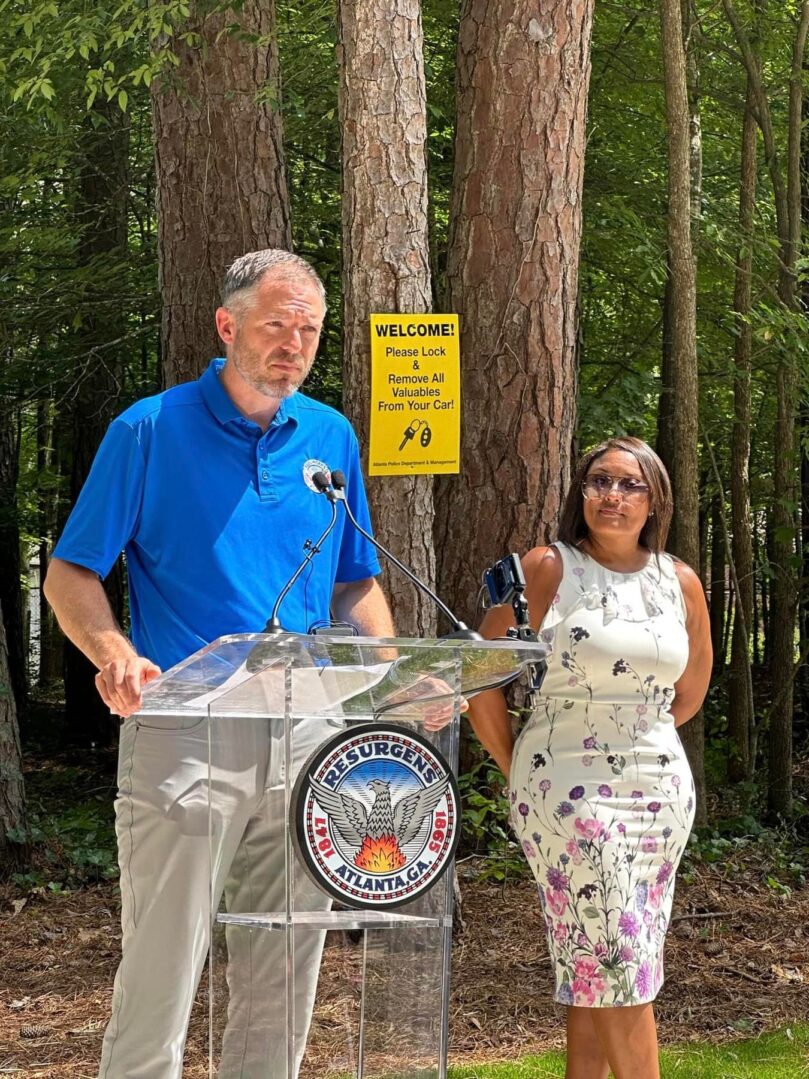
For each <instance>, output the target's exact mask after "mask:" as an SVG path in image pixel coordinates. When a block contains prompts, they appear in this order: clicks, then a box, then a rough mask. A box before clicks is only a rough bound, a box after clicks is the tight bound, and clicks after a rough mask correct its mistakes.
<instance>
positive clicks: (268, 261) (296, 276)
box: [222, 247, 326, 307]
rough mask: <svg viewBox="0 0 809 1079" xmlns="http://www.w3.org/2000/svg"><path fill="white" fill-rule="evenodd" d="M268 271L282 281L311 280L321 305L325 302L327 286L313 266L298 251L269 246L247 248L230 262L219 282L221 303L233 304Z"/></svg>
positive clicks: (224, 305)
mask: <svg viewBox="0 0 809 1079" xmlns="http://www.w3.org/2000/svg"><path fill="white" fill-rule="evenodd" d="M268 273H271V274H274V275H276V276H277V277H278V279H279V280H281V281H290V280H300V279H301V278H303V279H305V280H307V281H310V282H311V283H312V284H313V285H314V286H315V288H316V289H317V291H318V294H319V296H320V298H321V300H322V301H323V306H324V307H325V306H326V289H325V288H324V287H323V282H322V281H321V280H320V277H319V276H318V274H317V271H316V270H315V269H314V267H312V266H310V265H309V263H308V262H307V261H306V260H305V259H302V258H301V257H300V255H294V254H293V253H292V252H291V251H284V250H283V248H280V247H269V248H267V250H266V251H249V252H248V253H247V254H246V255H240V256H239V258H237V259H236V260H235V261H234V262H232V263H231V264H230V266H229V267H228V271H227V273H226V274H225V280H224V282H223V284H222V306H223V307H228V306H232V304H233V300H234V298H236V299H237V300H241V299H243V298H244V299H246V296H245V297H242V295H240V294H241V293H247V292H249V291H250V290H251V289H253V288H255V286H256V285H257V284H258V283H259V282H260V281H261V279H262V278H263V277H264V275H265V274H268Z"/></svg>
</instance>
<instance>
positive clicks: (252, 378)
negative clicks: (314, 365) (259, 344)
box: [230, 349, 311, 400]
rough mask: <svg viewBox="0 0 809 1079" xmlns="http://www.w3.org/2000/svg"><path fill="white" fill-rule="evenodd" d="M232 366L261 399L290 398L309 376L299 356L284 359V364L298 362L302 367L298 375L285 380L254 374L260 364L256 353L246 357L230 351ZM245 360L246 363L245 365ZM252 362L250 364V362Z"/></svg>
mask: <svg viewBox="0 0 809 1079" xmlns="http://www.w3.org/2000/svg"><path fill="white" fill-rule="evenodd" d="M230 358H231V359H232V361H233V366H234V367H235V368H236V370H237V371H238V372H239V374H240V375H241V377H242V378H243V379H244V381H245V382H246V383H247V385H248V386H250V387H251V388H252V389H254V390H255V391H256V393H260V394H261V395H262V397H272V398H275V399H276V400H283V399H284V398H285V397H292V395H293V394H294V393H296V392H297V391H298V390H299V389H300V387H301V386H302V385H303V382H304V380H305V379H306V376H307V375H308V374H309V368H310V367H311V364H309V366H308V367H307V365H306V361H305V360H303V358H302V357H299V356H290V357H287V358H286V362H300V363H302V367H301V370H300V373H299V374H297V375H293V374H292V373H290V374H289V375H288V376H287V377H286V378H269V377H267V376H264V375H261V374H256V368H258V367H259V366H260V364H261V362H262V361H261V359H260V357H259V356H258V355H257V354H256V353H252V354H250V353H248V355H247V356H245V355H244V353H240V352H237V351H236V350H235V349H234V350H231V357H230ZM245 360H247V363H246V364H245V362H244V361H245ZM251 361H252V362H251Z"/></svg>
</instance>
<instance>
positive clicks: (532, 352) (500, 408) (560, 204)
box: [435, 0, 593, 623]
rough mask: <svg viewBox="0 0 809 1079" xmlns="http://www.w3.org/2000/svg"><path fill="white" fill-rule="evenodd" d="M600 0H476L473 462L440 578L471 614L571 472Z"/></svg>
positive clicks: (471, 37) (440, 501) (451, 489)
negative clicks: (593, 46) (588, 130)
mask: <svg viewBox="0 0 809 1079" xmlns="http://www.w3.org/2000/svg"><path fill="white" fill-rule="evenodd" d="M592 6H593V5H592V0H563V2H560V3H558V4H555V5H552V6H547V5H545V6H541V5H537V4H536V3H535V2H534V0H492V2H486V0H465V2H464V4H463V7H462V12H461V25H460V32H459V39H458V61H457V72H458V80H457V81H458V95H457V101H458V104H457V128H456V138H455V173H454V179H453V191H452V204H451V213H450V232H449V253H448V263H447V281H448V303H447V306H448V308H449V309H450V310H452V311H457V312H458V313H459V315H460V320H461V347H462V355H463V376H462V386H463V394H464V401H463V435H462V471H461V475H460V476H458V477H442V478H441V479H440V480H439V481H438V483H437V489H436V517H437V520H436V530H435V545H436V549H437V551H438V552H439V559H440V568H439V580H440V582H441V586H442V589H443V592H444V594H445V595H446V596H447V597H448V598H449V599H450V600H451V603H452V604H454V606H455V609H456V611H457V612H458V614H459V617H461V618H463V619H464V620H465V621H468V622H470V623H471V622H473V621H474V620H475V615H476V610H475V608H476V599H477V595H478V590H479V587H480V576H481V572H482V570H483V569H484V567H485V566H486V565H488V564H489V563H491V562H492V561H494V560H495V559H497V558H500V557H501V556H502V555H504V554H506V553H508V552H509V551H512V550H516V551H525V550H527V549H528V548H530V547H533V546H534V545H535V544H537V543H542V542H547V541H548V539H550V538H551V537H552V536H553V534H554V533H555V531H556V526H557V521H558V516H559V511H560V508H561V505H562V502H563V499H564V496H565V493H566V491H567V486H568V482H569V478H570V463H571V462H570V458H571V441H572V438H573V429H574V425H575V399H576V375H575V356H576V299H577V290H578V261H579V245H580V237H581V191H582V178H583V170H584V147H585V115H586V105H587V87H588V83H589V77H590V34H591V24H592Z"/></svg>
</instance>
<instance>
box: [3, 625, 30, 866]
mask: <svg viewBox="0 0 809 1079" xmlns="http://www.w3.org/2000/svg"><path fill="white" fill-rule="evenodd" d="M27 831H28V823H27V818H26V813H25V786H24V783H23V775H22V752H21V749H20V732H19V728H18V726H17V709H16V707H15V703H14V693H13V692H12V689H11V679H10V673H9V663H8V647H7V643H6V631H5V623H4V611H3V609H2V606H0V878H3V877H5V876H8V875H9V874H10V873H12V872H15V871H16V870H19V869H22V868H24V864H25V862H26V860H27V855H28V843H27V839H22V837H24V836H27ZM14 833H16V835H17V838H13V836H14Z"/></svg>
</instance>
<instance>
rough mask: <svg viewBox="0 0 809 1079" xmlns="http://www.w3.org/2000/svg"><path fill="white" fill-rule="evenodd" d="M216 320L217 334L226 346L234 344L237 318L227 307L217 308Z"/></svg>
mask: <svg viewBox="0 0 809 1079" xmlns="http://www.w3.org/2000/svg"><path fill="white" fill-rule="evenodd" d="M214 318H215V319H216V332H217V333H218V334H219V336H220V337H221V339H222V341H223V342H224V343H225V344H226V345H230V344H232V343H233V338H234V337H235V335H236V316H235V315H234V314H233V312H232V311H231V310H230V309H229V308H227V307H217V309H216V314H215V315H214Z"/></svg>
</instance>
